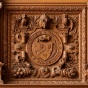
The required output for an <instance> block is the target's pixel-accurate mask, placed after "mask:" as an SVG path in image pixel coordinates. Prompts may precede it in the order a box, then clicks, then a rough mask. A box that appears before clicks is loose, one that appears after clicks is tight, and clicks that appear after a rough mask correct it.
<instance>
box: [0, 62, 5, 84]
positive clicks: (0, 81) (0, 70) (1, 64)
mask: <svg viewBox="0 0 88 88" xmlns="http://www.w3.org/2000/svg"><path fill="white" fill-rule="evenodd" d="M3 65H4V63H2V62H0V84H3V81H2V79H1V76H2V66H3Z"/></svg>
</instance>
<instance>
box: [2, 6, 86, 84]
mask: <svg viewBox="0 0 88 88" xmlns="http://www.w3.org/2000/svg"><path fill="white" fill-rule="evenodd" d="M15 7H16V6H15ZM18 7H19V8H18ZM20 7H21V8H20ZM6 8H8V10H10V11H9V12H8V14H5V15H4V18H5V19H6V20H7V21H8V31H7V30H6V29H7V26H6V24H4V27H5V28H4V32H5V34H4V46H5V47H4V51H8V54H6V53H5V52H4V53H5V54H4V55H3V56H4V59H5V64H6V65H7V66H8V69H9V70H10V74H11V76H10V80H9V83H15V84H21V83H26V84H31V83H32V84H43V85H44V84H47V85H48V84H49V85H50V84H52V83H54V84H53V85H55V84H56V85H59V84H66V83H67V81H68V84H69V83H70V84H78V80H79V84H80V83H81V82H80V80H81V81H82V79H81V78H82V76H83V72H84V70H85V69H84V68H83V67H82V68H81V66H83V65H84V61H86V60H85V59H86V57H84V54H85V49H84V48H85V44H86V42H84V40H85V36H86V34H85V28H86V27H85V26H84V25H85V14H84V12H85V10H83V8H84V7H80V6H77V7H75V6H73V7H71V6H68V7H66V6H65V7H63V8H62V6H37V7H36V6H30V7H29V6H26V7H25V6H17V7H16V8H14V6H8V7H6ZM11 9H12V10H11ZM83 11H84V12H83ZM81 12H82V14H80V13H81ZM10 13H13V14H10ZM63 13H64V14H63ZM79 14H80V15H79ZM7 16H8V17H7ZM80 20H82V22H80V23H79V21H80ZM7 21H6V22H7ZM81 25H82V26H81ZM10 28H11V30H10ZM82 29H83V30H82ZM6 33H8V36H6ZM83 33H84V34H83ZM7 37H8V39H7ZM6 40H8V42H6ZM79 40H80V41H79ZM85 41H86V40H85ZM7 44H8V45H7ZM9 44H10V45H11V46H10V45H9ZM6 45H7V46H6ZM6 49H7V50H6ZM6 56H7V57H8V59H7V60H6V58H7V57H6ZM7 61H8V64H7V63H6V62H7ZM82 61H83V62H82ZM80 69H81V70H80ZM81 71H82V72H81ZM19 79H20V80H19ZM23 79H25V80H27V81H25V80H23ZM14 80H15V81H14ZM36 80H38V81H36ZM73 80H74V81H73Z"/></svg>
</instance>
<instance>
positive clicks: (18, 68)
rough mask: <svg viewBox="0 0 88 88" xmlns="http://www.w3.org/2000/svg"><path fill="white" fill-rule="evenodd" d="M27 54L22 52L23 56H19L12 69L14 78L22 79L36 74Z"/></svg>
mask: <svg viewBox="0 0 88 88" xmlns="http://www.w3.org/2000/svg"><path fill="white" fill-rule="evenodd" d="M26 59H27V58H26V52H25V51H22V56H20V55H17V56H16V59H15V63H14V64H13V67H12V69H13V70H12V73H13V76H14V77H17V78H22V77H27V76H30V75H35V74H36V69H35V68H33V67H32V65H31V63H29V62H28V61H27V60H26Z"/></svg>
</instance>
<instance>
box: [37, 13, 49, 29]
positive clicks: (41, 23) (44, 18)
mask: <svg viewBox="0 0 88 88" xmlns="http://www.w3.org/2000/svg"><path fill="white" fill-rule="evenodd" d="M48 21H49V18H48V17H47V16H46V15H45V14H44V15H42V16H41V17H40V19H39V22H38V24H39V27H41V28H44V29H45V28H46V27H47V24H48Z"/></svg>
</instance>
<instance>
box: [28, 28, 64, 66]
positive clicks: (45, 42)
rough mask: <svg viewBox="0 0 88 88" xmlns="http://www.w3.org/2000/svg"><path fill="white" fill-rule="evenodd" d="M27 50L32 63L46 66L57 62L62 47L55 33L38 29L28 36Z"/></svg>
mask: <svg viewBox="0 0 88 88" xmlns="http://www.w3.org/2000/svg"><path fill="white" fill-rule="evenodd" d="M31 46H32V47H31ZM27 49H28V52H29V53H28V54H29V57H30V59H32V61H33V62H35V63H36V64H38V65H45V66H46V65H52V64H54V63H55V62H56V61H58V59H59V58H60V56H61V55H62V50H63V45H62V41H61V39H60V37H59V36H58V35H57V34H56V33H52V32H50V31H46V30H41V29H40V31H38V32H36V33H34V34H33V35H31V36H30V39H29V42H28V45H27Z"/></svg>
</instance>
